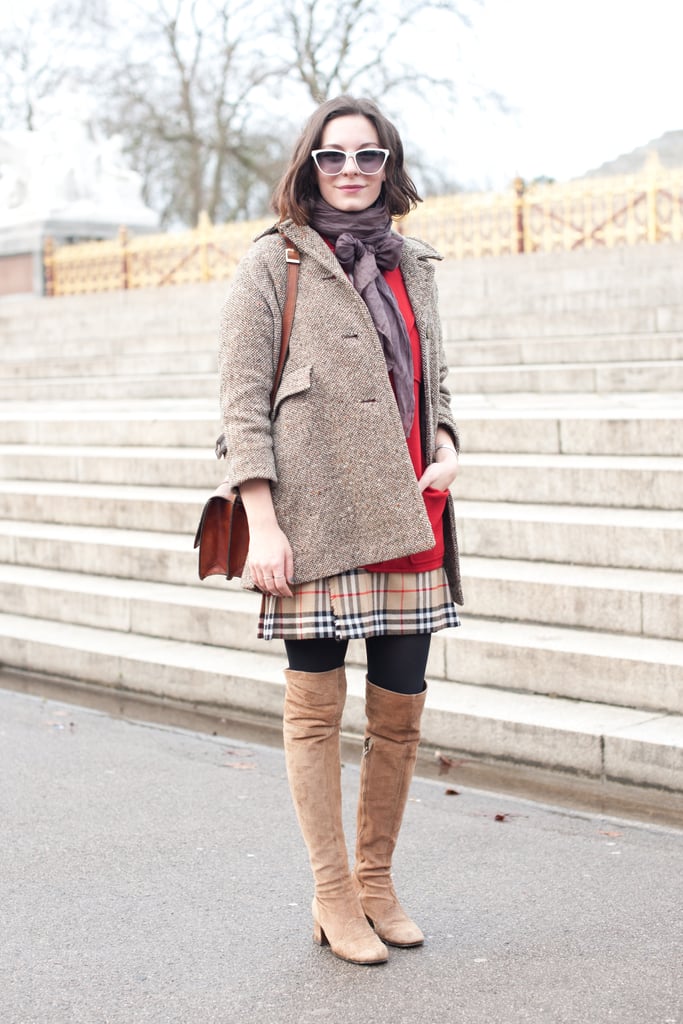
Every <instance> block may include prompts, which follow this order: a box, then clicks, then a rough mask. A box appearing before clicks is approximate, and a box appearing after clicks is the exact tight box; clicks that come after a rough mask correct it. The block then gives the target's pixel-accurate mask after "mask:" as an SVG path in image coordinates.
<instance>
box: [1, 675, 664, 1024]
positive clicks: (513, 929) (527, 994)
mask: <svg viewBox="0 0 683 1024" xmlns="http://www.w3.org/2000/svg"><path fill="white" fill-rule="evenodd" d="M511 771H514V768H513V767H511ZM343 785H344V800H345V814H346V818H347V823H348V835H349V843H350V844H351V843H352V837H353V823H354V818H355V799H356V792H357V787H358V769H357V768H356V767H355V766H354V765H353V764H348V765H346V766H345V768H344V771H343ZM448 790H452V791H453V792H447V791H448ZM395 881H396V885H397V889H398V890H399V892H400V893H401V895H402V898H403V901H404V903H405V905H406V907H407V908H408V909H409V910H410V912H411V913H412V914H413V916H414V917H415V918H416V920H417V921H418V923H419V924H420V925H421V926H422V928H423V930H424V931H425V933H426V936H427V940H426V943H425V946H424V947H423V948H421V949H412V950H397V949H394V950H391V951H390V960H389V962H388V963H387V964H386V965H382V966H377V967H373V968H367V967H358V966H355V965H352V964H347V963H344V962H342V961H340V960H338V959H337V958H335V957H334V956H333V955H332V954H331V953H330V951H329V949H320V948H319V947H318V946H316V945H314V944H313V942H312V939H311V919H310V897H311V889H312V885H311V877H310V873H309V868H308V862H307V859H306V853H305V849H304V846H303V843H302V840H301V838H300V835H299V832H298V827H297V825H296V821H295V818H294V812H293V809H292V806H291V802H290V798H289V792H288V788H287V780H286V775H285V766H284V759H283V754H282V751H281V750H279V749H273V748H271V747H268V746H264V745H259V744H254V743H245V742H244V741H242V740H237V739H234V740H232V739H230V738H225V737H215V736H210V735H204V734H202V733H197V732H190V731H186V730H182V729H177V728H169V727H167V726H160V725H155V724H150V723H143V722H135V721H129V720H125V719H120V718H115V717H110V716H109V715H108V714H105V713H102V712H98V711H94V710H88V709H85V708H80V707H74V706H71V705H67V704H61V703H59V702H57V701H53V700H45V699H41V698H39V697H35V696H29V695H26V694H19V693H12V692H8V691H0V1024H312V1022H316V1021H323V1022H326V1024H356V1022H358V1024H360V1022H363V1024H366V1022H382V1021H388V1022H391V1024H513V1022H518V1021H532V1022H536V1024H606V1022H613V1021H614V1022H617V1021H618V1022H619V1024H683V832H680V831H676V830H673V829H666V828H662V827H658V826H652V825H649V826H648V825H638V824H634V823H633V822H625V821H620V820H618V819H607V818H602V817H596V816H592V815H587V814H581V813H574V812H571V811H567V810H566V809H558V808H552V807H548V806H544V805H540V804H534V803H531V802H527V801H521V800H516V799H512V798H510V797H506V796H499V795H496V794H493V793H486V792H481V791H476V790H473V789H467V788H465V787H461V786H460V785H458V781H457V773H456V776H455V777H452V776H450V775H449V776H448V777H447V778H444V779H443V780H427V779H416V780H415V781H414V783H413V787H412V790H411V798H410V802H409V804H408V808H407V811H406V820H405V823H404V828H403V831H402V833H401V839H400V842H399V846H398V850H397V854H396V858H395Z"/></svg>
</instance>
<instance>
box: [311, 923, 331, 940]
mask: <svg viewBox="0 0 683 1024" xmlns="http://www.w3.org/2000/svg"><path fill="white" fill-rule="evenodd" d="M313 941H314V942H316V943H317V944H318V945H319V946H329V942H328V940H327V936H326V935H325V932H324V931H323V930H322V928H321V927H320V925H319V924H318V922H317V921H314V922H313Z"/></svg>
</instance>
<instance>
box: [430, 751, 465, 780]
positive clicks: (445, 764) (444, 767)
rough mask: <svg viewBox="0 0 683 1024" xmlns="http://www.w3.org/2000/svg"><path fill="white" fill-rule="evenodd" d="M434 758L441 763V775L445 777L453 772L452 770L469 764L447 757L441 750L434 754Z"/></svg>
mask: <svg viewBox="0 0 683 1024" xmlns="http://www.w3.org/2000/svg"><path fill="white" fill-rule="evenodd" d="M434 757H435V758H436V760H437V761H438V762H439V775H445V774H446V773H447V772H449V771H450V770H451V768H459V767H460V765H462V764H467V761H464V760H459V761H458V760H456V759H455V758H454V757H447V756H446V754H442V753H441V751H440V750H437V751H435V752H434Z"/></svg>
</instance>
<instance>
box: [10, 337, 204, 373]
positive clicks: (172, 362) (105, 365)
mask: <svg viewBox="0 0 683 1024" xmlns="http://www.w3.org/2000/svg"><path fill="white" fill-rule="evenodd" d="M217 350H218V346H217V344H215V342H214V345H213V348H212V347H211V346H210V345H207V346H206V349H205V351H195V350H190V351H176V352H159V353H150V352H139V353H138V352H134V353H127V354H125V355H121V354H117V355H106V354H102V353H97V354H92V355H86V354H85V353H83V352H81V354H80V355H78V356H68V355H64V354H62V355H60V356H59V357H55V356H48V357H45V356H39V357H35V356H31V357H30V358H28V357H25V358H23V359H11V358H8V353H7V352H5V353H4V358H2V359H0V381H3V382H4V381H7V380H16V381H23V380H26V379H32V380H33V379H35V378H40V379H41V381H43V380H45V379H50V380H51V379H52V378H60V379H61V378H65V377H66V378H74V377H76V378H79V377H82V378H90V377H92V376H97V377H101V376H109V377H130V376H135V377H137V376H141V377H145V376H149V375H156V376H162V375H170V376H177V375H179V374H180V375H189V376H193V375H194V374H197V373H202V374H207V373H212V374H214V376H215V375H216V374H217V373H218V369H217Z"/></svg>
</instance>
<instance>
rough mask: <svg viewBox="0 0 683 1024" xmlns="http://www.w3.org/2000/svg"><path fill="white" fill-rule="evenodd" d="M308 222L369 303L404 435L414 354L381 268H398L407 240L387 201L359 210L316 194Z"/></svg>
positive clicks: (411, 402) (411, 407)
mask: <svg viewBox="0 0 683 1024" xmlns="http://www.w3.org/2000/svg"><path fill="white" fill-rule="evenodd" d="M310 225H311V227H312V228H314V229H315V230H316V231H317V232H318V233H319V234H321V235H324V237H325V238H329V240H330V241H331V242H333V243H334V253H335V256H336V257H337V259H338V260H339V262H340V263H341V265H342V267H343V268H344V270H345V271H346V273H347V274H349V276H350V278H351V281H352V282H353V286H354V288H355V289H356V291H357V292H358V293H359V294H360V296H361V298H362V299H363V301H364V302H365V305H366V306H367V307H368V310H369V312H370V316H371V317H372V322H373V323H374V325H375V328H376V330H377V333H378V334H379V337H380V341H381V342H382V349H383V351H384V359H385V362H386V364H387V370H388V371H389V372H390V373H391V375H392V378H393V382H394V391H395V394H396V402H397V404H398V411H399V413H400V415H401V422H402V424H403V429H404V431H405V435H406V437H407V436H408V434H409V433H410V428H411V427H412V424H413V417H414V415H415V393H414V390H413V388H414V384H413V356H412V352H411V350H410V338H409V337H408V331H407V329H406V324H405V320H404V319H403V316H402V315H401V311H400V310H399V308H398V303H397V302H396V299H395V297H394V293H393V292H392V290H391V288H390V287H389V285H388V284H387V283H386V281H385V280H384V278H383V277H382V274H381V271H382V270H394V269H395V268H396V267H397V266H398V264H399V260H400V259H401V253H402V251H403V239H402V238H401V237H400V235H394V234H392V233H391V217H390V216H389V214H388V213H387V210H386V207H385V205H384V203H381V204H380V205H374V206H371V207H370V208H369V209H367V210H361V211H359V212H358V213H345V212H343V211H342V210H335V208H334V207H333V206H330V204H329V203H326V202H325V200H324V199H317V200H316V203H315V207H314V210H313V216H312V217H311V220H310Z"/></svg>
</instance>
